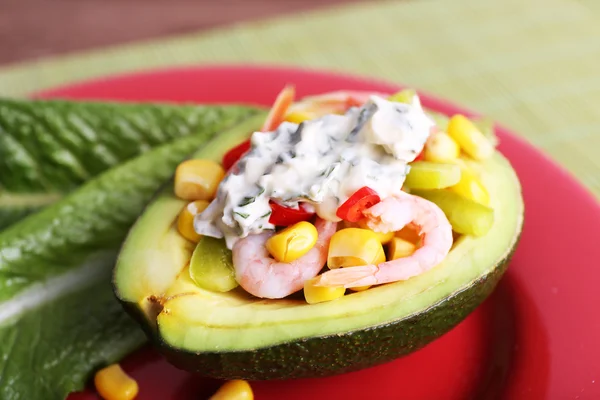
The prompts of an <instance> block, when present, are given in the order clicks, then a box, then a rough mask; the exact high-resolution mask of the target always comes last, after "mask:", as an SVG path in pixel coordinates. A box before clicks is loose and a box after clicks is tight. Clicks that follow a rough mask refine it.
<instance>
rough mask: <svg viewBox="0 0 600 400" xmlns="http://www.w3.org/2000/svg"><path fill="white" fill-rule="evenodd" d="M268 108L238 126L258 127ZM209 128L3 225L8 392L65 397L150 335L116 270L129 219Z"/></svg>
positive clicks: (0, 266) (9, 395) (1, 320)
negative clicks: (119, 290)
mask: <svg viewBox="0 0 600 400" xmlns="http://www.w3.org/2000/svg"><path fill="white" fill-rule="evenodd" d="M264 117H265V114H264V113H258V114H255V115H254V116H253V117H250V118H249V119H247V120H245V121H244V122H242V123H240V124H238V125H236V126H234V127H232V128H230V129H239V130H242V131H245V132H246V131H247V132H248V133H250V132H252V131H253V130H256V129H258V128H259V127H260V125H261V123H262V122H263V120H264ZM206 137H207V135H206V134H199V135H190V136H186V137H183V138H180V139H177V140H175V141H174V142H172V143H169V144H166V145H162V146H159V147H157V148H155V149H153V150H151V151H149V152H147V153H145V154H143V155H140V156H138V157H136V158H134V159H132V160H130V161H127V162H125V163H123V164H121V165H119V166H117V167H114V168H111V169H109V170H108V171H106V172H104V173H102V174H100V175H99V176H98V177H96V178H95V179H92V180H91V181H89V182H87V183H85V184H83V185H82V186H81V187H80V188H78V189H77V190H75V191H73V192H71V193H70V194H68V195H67V196H65V197H64V198H63V199H62V200H60V201H57V202H55V203H53V204H51V205H49V206H47V207H45V208H44V209H42V210H41V211H38V212H36V213H35V214H32V215H30V216H29V217H27V218H25V219H23V220H22V221H20V222H18V223H16V224H14V225H12V226H11V227H9V228H8V229H6V230H4V231H2V232H0V340H1V341H0V354H2V359H0V398H2V399H6V400H17V399H19V400H20V399H28V400H29V399H44V400H54V399H63V398H65V397H66V396H67V394H68V393H69V392H71V391H74V390H80V389H82V388H83V387H84V384H85V382H86V381H87V380H88V379H89V378H90V377H91V374H92V373H93V372H94V371H95V370H96V369H97V368H99V367H101V366H102V365H105V364H107V363H111V362H115V361H118V360H119V359H120V358H121V357H122V356H123V355H124V354H126V353H128V352H130V351H132V350H133V349H135V348H136V347H138V346H139V345H140V344H141V343H143V341H144V337H143V335H141V330H140V328H139V327H138V326H137V325H136V324H135V323H134V322H133V321H131V320H129V318H128V317H127V316H126V315H125V314H124V311H122V310H121V307H120V305H119V304H118V302H117V300H116V297H115V296H114V294H113V292H112V289H111V285H110V278H109V276H110V272H111V270H112V267H113V266H114V263H115V259H116V254H117V252H118V249H119V247H120V244H121V242H122V240H123V238H124V237H125V236H126V234H127V231H128V229H129V227H130V226H131V225H132V224H133V222H134V221H135V219H136V218H137V216H138V215H140V213H141V212H142V211H143V208H144V206H145V205H146V204H147V203H148V202H149V201H150V200H151V198H152V196H153V195H154V194H155V193H156V192H157V190H158V189H159V188H160V186H161V185H162V184H164V183H165V182H167V181H168V180H169V178H170V177H171V176H172V174H173V171H174V169H175V167H176V166H177V164H178V163H179V162H181V161H182V160H183V159H184V158H186V157H187V156H188V155H189V154H191V153H193V152H195V151H196V150H197V149H198V147H200V146H202V145H203V143H205V141H206ZM213 140H219V139H218V137H217V138H214V139H213Z"/></svg>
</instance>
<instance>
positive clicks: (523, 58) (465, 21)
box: [0, 0, 600, 197]
mask: <svg viewBox="0 0 600 400" xmlns="http://www.w3.org/2000/svg"><path fill="white" fill-rule="evenodd" d="M214 62H219V63H222V62H228V63H253V64H257V63H268V64H281V65H296V66H304V67H314V68H322V69H329V70H332V71H342V72H351V73H357V74H361V75H366V76H371V77H376V78H379V79H384V80H389V81H393V82H398V83H403V84H407V85H412V86H414V87H416V88H420V89H423V90H426V91H428V92H430V93H432V94H435V95H438V96H441V97H444V98H447V99H450V100H452V101H454V102H456V103H459V104H461V105H464V106H466V107H469V108H471V109H474V110H475V111H477V112H480V113H483V114H486V115H488V116H490V117H492V118H494V119H495V120H497V121H499V122H500V123H502V124H503V125H505V126H507V127H509V128H512V129H513V130H514V131H516V132H518V133H519V134H520V135H522V136H523V137H524V138H525V139H527V140H528V141H530V142H531V143H533V144H534V145H536V146H538V147H539V148H541V149H542V150H544V151H545V152H546V153H547V154H549V155H550V156H551V157H552V158H554V159H555V160H556V161H558V162H559V163H560V164H562V165H563V166H565V167H566V168H567V170H569V171H570V172H571V173H572V174H573V175H575V176H576V177H577V178H578V179H579V180H580V181H581V182H582V183H583V184H584V185H586V186H587V187H588V188H590V189H591V190H592V192H594V193H595V194H596V196H598V197H600V157H598V155H597V153H598V152H599V151H600V106H599V105H600V4H599V2H598V1H596V0H528V1H522V0H503V1H495V0H488V1H481V0H455V1H448V0H421V1H416V0H413V1H408V2H407V1H401V2H388V1H384V2H368V3H364V4H359V5H352V6H346V7H343V8H334V9H330V10H327V11H319V12H312V13H304V14H300V15H296V16H293V17H283V18H278V19H274V20H269V21H261V22H256V23H248V24H239V25H235V26H229V27H226V28H222V29H217V30H213V31H210V32H205V33H200V34H191V35H185V36H180V37H173V38H168V39H164V40H160V41H152V42H144V43H138V44H134V45H127V46H119V47H114V48H108V49H102V50H99V51H92V52H86V53H79V54H73V55H70V56H66V57H61V58H54V59H48V60H42V61H39V62H33V63H25V64H20V65H13V66H9V67H4V68H0V95H4V96H25V95H27V94H29V93H31V92H34V91H37V90H41V89H46V88H50V87H53V86H56V85H62V84H67V83H72V82H74V81H80V80H84V79H88V78H95V77H98V76H104V75H108V74H115V73H122V72H131V71H135V70H140V69H142V70H145V69H151V68H157V67H161V68H162V67H168V66H182V65H198V64H202V63H214Z"/></svg>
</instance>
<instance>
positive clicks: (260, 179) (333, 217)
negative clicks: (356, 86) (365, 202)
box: [194, 95, 435, 249]
mask: <svg viewBox="0 0 600 400" xmlns="http://www.w3.org/2000/svg"><path fill="white" fill-rule="evenodd" d="M434 126H435V124H434V122H433V120H432V119H431V118H429V117H428V116H427V115H426V114H425V112H424V111H423V109H422V107H421V103H420V100H419V97H418V96H414V97H413V98H412V101H411V103H409V104H406V103H399V102H394V101H389V100H386V99H384V98H382V97H379V96H376V95H372V96H370V98H369V100H368V101H367V102H366V103H365V104H364V105H363V106H361V107H351V108H350V109H349V110H347V111H346V112H345V113H344V114H343V115H336V114H327V115H324V116H322V117H319V118H316V119H313V120H308V121H304V122H301V123H299V124H297V123H292V122H287V121H286V122H283V123H282V124H280V125H279V127H278V128H277V129H276V130H275V131H273V132H255V133H254V134H253V135H252V139H251V148H250V150H249V151H248V152H247V153H246V154H245V155H244V156H243V157H242V158H241V159H240V160H239V162H238V163H237V165H236V168H235V169H234V170H233V171H231V173H229V174H228V175H227V176H226V177H225V178H224V179H223V181H222V182H221V184H220V186H219V189H218V192H217V197H216V199H215V200H214V201H213V202H212V203H211V204H210V206H209V207H208V209H207V210H206V211H205V212H203V213H202V214H200V215H199V216H198V217H196V219H195V221H194V229H195V230H196V232H197V233H198V234H201V235H206V236H212V237H215V238H223V237H224V238H225V240H226V243H227V247H228V248H229V249H232V248H233V246H234V245H235V243H236V242H237V241H238V240H239V239H241V238H244V237H246V236H248V235H249V234H257V233H261V232H263V231H264V230H274V229H275V226H276V221H273V220H272V219H271V216H272V213H273V210H272V208H271V203H273V202H275V203H277V204H278V205H280V206H284V207H286V208H290V209H294V210H299V209H300V207H302V208H303V209H304V210H306V211H308V212H309V213H311V214H312V213H313V212H314V213H316V215H318V216H319V217H320V218H322V219H325V220H328V221H334V222H338V221H341V220H342V218H340V217H339V216H338V215H337V211H338V209H339V207H340V206H341V205H342V204H344V202H346V201H347V200H348V199H349V198H350V197H351V196H352V195H353V194H354V193H356V192H357V191H358V190H359V189H361V188H365V187H366V188H369V189H370V190H371V191H373V192H374V193H376V194H377V195H378V196H379V197H380V198H387V197H389V196H393V195H398V194H399V193H400V191H401V189H402V184H403V182H404V179H405V178H406V175H407V173H408V171H409V169H410V167H409V166H408V163H410V162H412V161H414V160H415V158H416V157H417V156H418V155H419V154H420V153H421V151H422V150H423V147H424V145H425V142H426V141H427V139H428V138H429V135H430V132H431V129H432V128H433V127H434ZM274 222H275V223H274Z"/></svg>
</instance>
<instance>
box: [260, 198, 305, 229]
mask: <svg viewBox="0 0 600 400" xmlns="http://www.w3.org/2000/svg"><path fill="white" fill-rule="evenodd" d="M269 205H270V206H271V211H272V212H271V216H270V217H269V222H270V223H272V224H273V225H276V226H289V225H293V224H295V223H298V222H300V221H308V220H309V219H311V218H312V216H313V215H314V213H312V212H308V211H306V210H305V209H304V208H302V204H300V205H299V207H298V209H294V208H289V207H285V206H282V205H280V204H278V203H276V202H274V201H271V202H269Z"/></svg>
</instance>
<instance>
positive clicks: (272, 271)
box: [233, 218, 337, 299]
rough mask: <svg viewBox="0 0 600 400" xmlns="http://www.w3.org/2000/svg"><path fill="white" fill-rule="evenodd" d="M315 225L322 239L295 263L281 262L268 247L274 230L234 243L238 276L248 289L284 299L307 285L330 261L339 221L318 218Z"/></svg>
mask: <svg viewBox="0 0 600 400" xmlns="http://www.w3.org/2000/svg"><path fill="white" fill-rule="evenodd" d="M315 227H316V228H317V232H318V235H319V236H318V239H317V242H316V243H315V245H314V247H313V248H312V249H310V250H309V251H308V253H306V254H305V255H304V256H302V257H300V258H299V259H297V260H295V261H292V262H291V263H283V262H277V261H276V260H275V259H273V258H272V257H271V256H270V255H269V253H268V251H267V249H266V247H265V243H266V242H267V239H269V237H271V236H272V235H273V232H263V233H259V234H255V235H248V236H246V237H245V238H243V239H240V240H239V241H237V242H236V244H235V245H234V246H233V266H234V269H235V279H236V280H237V281H238V283H239V284H240V286H242V287H243V288H244V289H245V290H246V291H247V292H249V293H250V294H253V295H254V296H256V297H263V298H268V299H280V298H283V297H285V296H288V295H290V294H292V293H294V292H297V291H298V290H300V289H302V288H303V287H304V282H305V281H307V280H308V279H311V278H314V277H315V276H317V274H318V273H319V272H320V271H321V269H322V268H323V266H324V265H325V263H326V262H327V250H328V248H329V241H330V239H331V236H333V234H334V233H335V231H336V229H337V223H336V222H330V221H325V220H323V219H321V218H317V221H316V223H315Z"/></svg>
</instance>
